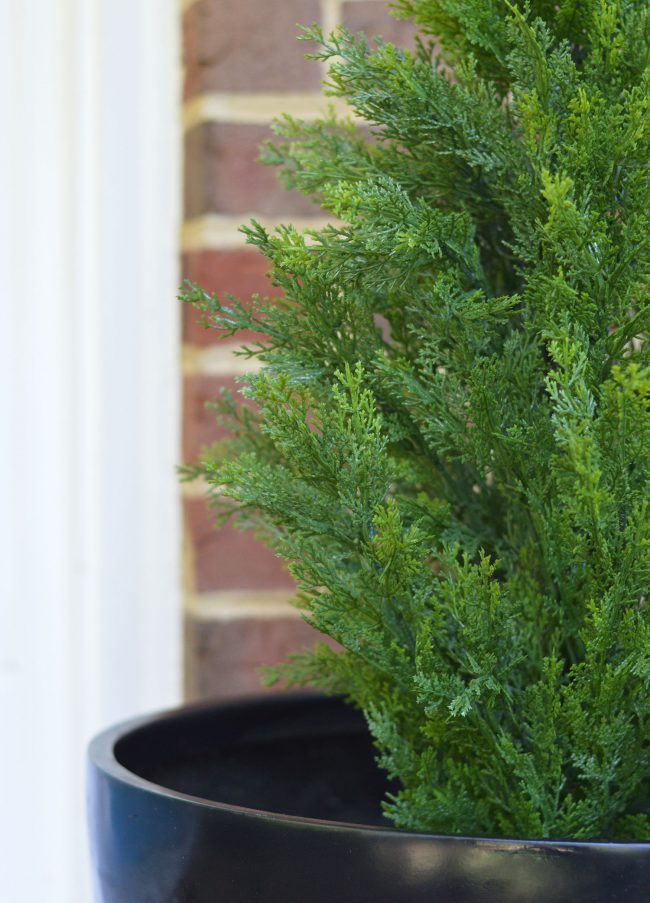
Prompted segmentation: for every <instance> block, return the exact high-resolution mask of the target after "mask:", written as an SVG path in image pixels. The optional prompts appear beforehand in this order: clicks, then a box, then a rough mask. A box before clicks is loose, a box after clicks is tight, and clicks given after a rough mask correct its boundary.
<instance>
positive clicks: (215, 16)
mask: <svg viewBox="0 0 650 903" xmlns="http://www.w3.org/2000/svg"><path fill="white" fill-rule="evenodd" d="M319 14H320V4H319V2H318V0H276V2H273V0H264V2H260V0H236V2H234V3H228V2H226V0H199V2H198V3H194V4H193V5H192V6H191V7H190V9H189V10H188V11H187V12H186V13H185V16H184V28H183V45H184V47H183V58H184V63H185V67H186V69H185V88H184V93H185V96H186V97H192V96H194V95H196V94H200V93H201V92H204V91H282V90H292V91H307V90H313V89H314V88H318V85H319V81H320V77H321V74H320V71H319V67H318V64H317V63H314V62H310V61H307V60H305V58H304V57H305V51H306V49H307V47H306V45H305V44H304V43H303V42H301V41H298V40H297V34H298V29H297V27H296V23H302V24H310V23H312V22H314V21H315V20H317V19H318V18H319Z"/></svg>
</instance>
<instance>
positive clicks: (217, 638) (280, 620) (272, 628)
mask: <svg viewBox="0 0 650 903" xmlns="http://www.w3.org/2000/svg"><path fill="white" fill-rule="evenodd" d="M321 639H323V638H322V637H321V636H320V634H318V633H316V631H315V630H313V628H311V627H309V625H308V624H305V622H304V621H303V620H302V619H301V618H298V617H291V616H290V615H287V616H286V617H273V618H241V619H235V620H232V621H203V620H198V619H195V618H193V617H189V618H188V619H187V621H186V626H185V698H186V700H187V701H191V702H198V701H200V700H207V699H232V698H236V697H241V696H247V695H249V694H252V693H259V692H260V689H261V687H260V680H261V679H260V675H259V673H258V668H260V667H261V666H262V665H274V664H277V663H278V662H282V661H285V660H286V658H287V656H288V655H289V653H291V652H297V651H299V650H301V649H306V648H311V647H312V646H313V645H314V644H315V643H316V642H317V641H319V640H321ZM331 645H333V644H331ZM275 689H279V688H274V689H273V690H268V689H267V690H265V691H264V692H267V693H268V692H273V691H274V690H275Z"/></svg>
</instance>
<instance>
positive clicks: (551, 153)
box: [186, 0, 650, 840]
mask: <svg viewBox="0 0 650 903" xmlns="http://www.w3.org/2000/svg"><path fill="white" fill-rule="evenodd" d="M396 11H397V13H398V14H399V15H401V16H411V17H413V18H414V19H415V20H416V22H418V23H419V24H420V26H421V28H422V31H423V34H424V38H423V40H422V42H421V44H420V46H419V49H418V52H417V53H416V54H415V55H411V54H409V53H407V52H405V51H402V50H398V49H396V48H395V47H393V46H391V45H389V44H384V43H381V42H379V43H378V46H377V48H376V49H374V50H372V49H370V47H369V45H368V43H367V42H366V40H365V38H364V37H363V36H358V37H354V36H352V35H350V34H349V33H347V32H346V31H344V30H342V29H341V30H339V31H337V32H336V33H335V34H334V35H332V36H330V37H324V36H323V35H322V34H321V33H320V32H319V31H318V29H317V28H313V29H309V30H307V31H306V33H305V37H306V38H307V39H309V40H313V41H315V42H316V43H317V44H318V46H319V49H318V50H317V52H316V53H315V57H316V58H317V59H320V60H327V61H329V62H330V76H329V83H328V84H329V88H328V90H329V92H330V94H331V95H334V96H336V97H340V98H344V99H345V100H346V101H347V102H348V104H349V105H350V108H351V110H352V111H353V113H354V114H355V116H356V119H354V120H350V121H341V120H337V119H336V118H335V117H334V115H332V116H331V117H330V118H328V119H326V120H324V121H320V122H316V123H305V122H296V121H293V120H291V119H284V120H282V121H281V122H279V123H278V124H277V126H276V131H277V135H278V139H277V141H276V142H275V144H274V145H273V146H269V147H267V148H266V150H265V156H266V159H267V161H268V162H270V163H273V164H277V165H279V166H280V167H281V170H282V175H283V178H284V179H285V180H286V182H287V184H288V185H291V186H294V187H297V188H298V189H299V190H301V191H303V192H304V193H306V194H307V195H309V196H311V197H312V198H313V199H314V200H315V201H316V202H318V203H319V204H320V205H321V206H322V207H323V208H324V209H325V210H327V211H330V212H331V213H332V214H333V216H334V217H335V218H336V221H338V222H339V223H340V225H333V226H331V227H328V228H326V229H323V230H322V231H320V232H315V233H309V234H307V235H301V234H299V233H298V232H296V231H295V229H293V228H292V227H290V226H288V227H286V228H283V229H281V230H279V231H278V232H277V233H276V234H274V235H268V234H267V233H266V232H265V230H264V229H263V228H261V227H260V226H259V225H257V224H255V223H253V224H252V225H251V226H250V227H249V228H248V229H247V230H246V232H247V235H248V239H249V241H250V242H251V243H252V244H253V245H255V246H256V247H257V248H259V250H260V251H261V252H262V253H263V254H264V255H266V257H267V258H268V260H269V264H270V268H271V272H272V275H273V279H274V282H275V284H276V285H277V287H278V289H281V290H282V292H283V294H284V300H278V299H265V300H263V299H255V300H254V302H253V305H252V307H251V308H249V307H244V306H243V305H241V304H239V303H238V302H235V301H232V300H231V301H228V300H226V301H220V300H219V299H217V298H216V297H209V296H207V295H206V294H205V293H203V292H202V291H201V289H200V288H198V287H196V286H191V287H189V288H188V291H187V293H186V298H187V299H188V300H190V301H193V302H194V303H195V304H197V306H198V307H199V308H200V309H201V310H203V311H204V313H205V315H206V318H207V321H208V324H209V325H213V326H215V327H218V328H219V329H223V328H227V329H228V330H230V331H231V333H236V332H237V331H238V330H240V329H249V328H251V326H252V327H253V328H258V329H261V330H262V331H264V332H265V333H266V334H267V336H268V340H267V341H265V342H264V343H263V344H261V345H259V346H255V347H251V348H249V349H247V350H246V351H245V352H244V353H246V354H248V355H250V356H254V357H257V358H258V360H259V361H260V362H261V365H262V369H261V371H259V372H257V373H256V375H253V376H251V377H249V378H248V379H247V381H246V384H245V387H244V388H243V395H244V397H245V398H246V399H250V401H251V402H252V403H254V405H252V406H249V405H248V404H247V403H246V402H244V405H243V407H242V408H240V409H239V410H238V409H237V405H236V404H235V403H234V401H233V400H232V399H230V400H229V399H227V398H225V399H223V401H222V403H221V406H220V407H221V411H222V414H223V416H224V417H225V419H226V421H227V422H229V423H230V424H231V427H232V430H233V438H232V441H231V442H230V443H228V444H227V445H226V446H225V447H224V446H220V447H218V448H215V449H212V450H208V451H206V454H205V456H204V459H203V461H202V463H201V465H200V466H199V468H198V471H199V472H201V473H203V474H204V475H205V476H206V477H207V479H208V480H209V482H210V483H211V485H212V487H213V498H214V502H215V504H216V505H219V506H221V505H226V506H227V505H230V506H231V508H232V509H234V512H235V516H236V517H238V519H239V521H240V523H242V524H243V525H252V526H254V527H256V528H257V529H258V531H259V532H260V534H261V535H262V536H263V537H264V538H265V540H266V541H267V542H268V543H269V544H270V545H271V546H272V547H273V548H275V549H276V550H277V552H278V554H279V555H281V556H282V557H283V558H284V559H285V560H286V561H287V562H288V564H289V568H290V570H291V572H292V574H293V575H294V577H295V579H296V581H297V583H298V586H299V588H300V590H299V595H298V598H297V604H298V605H299V606H300V607H301V608H302V610H303V612H304V615H305V617H306V619H307V620H308V621H310V622H311V623H312V624H314V625H315V627H317V628H318V629H319V630H321V631H322V632H324V633H325V634H327V635H329V636H331V637H334V638H335V639H336V640H338V641H339V643H340V644H341V645H342V647H343V649H344V651H343V652H340V653H335V652H333V651H331V650H330V649H328V648H327V647H325V646H321V647H318V648H317V649H316V650H315V651H314V652H313V653H309V654H301V655H299V656H296V657H295V658H294V659H293V660H292V661H291V662H290V663H288V664H287V665H286V666H284V667H281V668H280V669H277V670H276V671H275V672H273V673H272V674H271V679H274V678H275V679H282V680H284V681H286V682H288V683H292V682H293V683H298V684H303V683H309V684H313V685H316V686H320V687H323V688H325V689H327V690H328V691H332V692H335V691H339V692H343V693H345V694H346V695H347V696H348V697H349V699H350V700H351V701H352V702H353V703H355V704H356V705H358V706H360V707H361V708H362V709H363V711H364V712H365V713H366V716H367V719H368V723H369V725H370V728H371V730H372V732H373V735H374V737H375V740H376V743H377V748H378V750H379V756H380V762H381V764H382V765H383V766H384V768H385V769H386V770H387V771H388V773H389V774H390V775H392V776H394V777H396V778H397V779H398V780H399V782H400V785H401V787H402V788H403V789H402V790H400V791H399V792H398V793H397V795H396V796H394V797H391V798H389V799H388V800H387V802H386V811H387V813H388V814H389V816H390V817H391V818H392V819H393V820H394V822H395V823H396V824H397V825H398V826H400V827H403V828H406V829H414V830H420V831H439V832H452V833H453V832H462V833H465V834H493V835H514V836H519V837H543V838H562V837H564V838H576V839H588V838H589V839H591V838H608V839H626V840H638V839H648V837H649V836H650V825H649V819H648V815H649V813H650V777H649V776H650V508H649V505H650V350H649V347H648V344H647V332H648V318H649V317H650V305H649V304H648V300H649V299H648V264H649V244H650V236H649V231H648V227H649V222H648V210H649V208H650V189H649V182H648V130H649V116H650V109H649V103H648V88H649V84H650V76H649V69H648V62H649V55H648V51H649V48H650V6H648V3H647V2H646V0H587V2H580V3H577V2H575V0H560V2H557V3H556V2H550V0H548V2H547V0H533V2H530V3H527V4H524V3H521V2H519V3H509V2H507V0H402V2H399V3H397V10H396ZM427 35H435V36H437V38H438V39H439V51H438V50H436V51H435V52H434V50H433V45H431V44H430V43H429V41H428V39H427V37H426V36H427ZM452 71H453V75H452V74H451V72H452ZM359 118H361V119H362V120H365V121H366V123H367V124H368V126H369V129H368V127H366V128H360V127H359V125H358V120H359ZM228 500H230V501H228Z"/></svg>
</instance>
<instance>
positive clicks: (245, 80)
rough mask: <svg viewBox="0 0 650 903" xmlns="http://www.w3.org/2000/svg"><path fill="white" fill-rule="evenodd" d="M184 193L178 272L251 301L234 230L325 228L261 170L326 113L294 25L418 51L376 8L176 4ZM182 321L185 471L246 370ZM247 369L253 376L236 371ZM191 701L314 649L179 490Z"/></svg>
mask: <svg viewBox="0 0 650 903" xmlns="http://www.w3.org/2000/svg"><path fill="white" fill-rule="evenodd" d="M183 5H184V9H183V35H184V50H183V53H184V67H185V68H184V75H185V78H184V125H185V189H184V216H185V222H184V226H183V235H182V250H183V273H184V276H185V277H187V278H190V279H192V280H196V281H197V282H200V283H201V285H203V287H204V288H206V289H208V290H209V291H215V292H219V293H224V292H230V293H231V294H233V295H235V296H237V297H240V298H242V299H246V298H247V297H248V296H250V295H251V294H252V293H254V292H261V293H264V292H265V291H266V290H267V289H268V282H267V280H266V278H265V271H266V262H265V260H264V259H263V258H262V257H261V256H260V255H258V254H257V253H256V252H255V251H253V250H252V249H249V248H246V247H245V245H244V242H243V239H242V236H241V235H240V234H239V233H238V231H237V230H238V227H239V225H241V224H242V223H243V222H246V221H247V220H248V219H250V217H251V216H253V215H254V216H255V217H256V219H258V220H260V221H261V222H263V223H265V224H266V225H270V226H272V225H273V224H274V223H277V222H287V221H291V222H293V223H295V224H296V225H297V226H300V225H315V226H319V225H321V224H322V223H323V222H324V220H323V217H322V213H321V211H319V210H318V208H315V207H313V206H311V205H310V204H308V203H307V202H306V201H305V200H304V199H303V198H302V197H300V196H298V195H296V194H289V193H287V192H285V191H283V190H282V189H281V187H280V186H279V184H278V182H277V179H276V176H275V173H274V171H273V170H272V169H270V168H268V167H263V166H261V165H260V164H258V163H257V162H256V156H257V148H258V146H259V144H260V142H261V141H262V140H263V139H264V138H265V137H266V136H267V135H268V134H269V128H268V124H269V122H270V120H271V119H272V118H273V117H274V116H276V115H279V114H280V113H282V112H289V113H293V114H295V115H298V116H302V117H304V118H308V117H313V116H314V115H315V114H317V113H318V111H319V110H322V109H323V106H324V102H323V100H322V98H321V96H320V93H319V83H320V79H321V78H322V76H323V72H322V70H320V69H319V65H318V64H317V63H314V62H307V61H305V59H304V53H305V45H304V44H302V43H300V42H298V41H297V40H296V23H299V22H300V23H305V24H309V23H311V22H314V21H320V22H321V23H322V24H323V26H324V28H325V29H331V28H333V27H334V25H335V24H336V23H338V22H344V23H345V24H347V25H348V26H349V27H350V28H352V29H354V30H363V31H365V32H366V33H367V34H368V35H369V36H370V35H376V34H381V35H383V37H385V38H386V39H387V40H393V41H395V42H396V43H402V44H407V43H411V42H412V32H411V29H410V27H409V26H408V25H406V24H404V23H397V22H395V21H394V20H393V19H391V18H390V16H389V15H388V13H387V11H386V4H385V3H384V2H383V0H237V2H235V3H229V2H228V0H193V2H192V0H190V2H187V0H186V2H185V3H184V4H183ZM215 338H216V337H215V334H214V332H212V331H206V330H203V329H202V328H200V327H199V326H198V325H197V323H196V315H195V314H194V312H193V311H192V310H191V309H189V308H186V309H184V310H183V358H182V360H183V458H184V460H185V461H186V462H190V461H193V460H195V459H196V456H197V454H198V452H199V449H200V448H201V446H202V445H204V444H207V443H209V442H211V441H212V440H213V439H214V438H216V437H217V435H218V431H217V429H216V427H215V424H214V416H213V415H212V414H211V412H209V411H206V409H205V403H206V401H208V400H209V399H210V398H212V397H214V396H215V395H216V394H217V392H218V390H219V389H220V387H222V386H232V385H233V379H234V377H235V375H236V374H237V373H240V372H242V362H241V361H240V360H238V359H237V358H235V357H234V356H233V354H232V349H233V344H232V343H226V342H223V341H222V342H219V341H215ZM243 366H244V369H245V368H246V366H250V364H247V363H246V362H244V365H243ZM183 491H184V497H183V505H184V515H185V517H184V521H185V584H186V586H185V599H186V650H185V656H186V658H185V660H186V668H185V674H186V688H185V689H186V697H187V699H188V700H197V699H204V698H226V697H232V696H237V695H242V694H246V693H250V692H254V691H256V690H257V689H258V687H259V678H258V676H257V673H256V668H257V666H258V665H260V664H262V663H272V662H274V661H278V660H280V659H283V658H284V657H285V656H286V654H287V653H288V652H289V651H290V650H292V649H296V648H299V647H301V646H305V645H311V644H312V643H313V641H314V639H315V636H314V634H313V632H312V631H311V630H310V629H309V628H308V627H307V625H305V624H304V623H303V622H302V620H301V619H300V617H299V616H298V615H297V614H296V612H295V611H294V609H292V608H291V607H290V606H289V605H288V602H287V600H288V598H289V596H290V595H291V581H290V580H289V578H288V576H287V574H286V573H285V572H284V571H283V569H282V567H281V566H280V564H279V562H278V561H277V560H276V559H275V558H274V557H273V556H272V555H271V553H269V552H268V551H267V550H266V549H264V548H263V547H261V546H260V545H259V544H257V543H255V541H254V540H253V539H252V537H251V536H250V535H248V534H246V533H239V532H237V531H235V530H232V529H228V528H226V529H223V530H221V531H219V532H215V530H214V529H213V527H212V524H211V521H210V516H209V513H208V511H207V508H206V504H205V502H204V500H203V497H202V487H201V486H199V485H196V484H186V485H185V486H184V490H183Z"/></svg>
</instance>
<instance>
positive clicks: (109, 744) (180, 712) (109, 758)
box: [88, 692, 650, 853]
mask: <svg viewBox="0 0 650 903" xmlns="http://www.w3.org/2000/svg"><path fill="white" fill-rule="evenodd" d="M306 696H311V697H312V698H314V699H318V698H323V695H322V694H320V693H309V694H308V693H304V692H303V693H300V694H297V693H286V694H283V696H282V697H281V698H282V699H286V700H291V699H299V698H300V699H304V698H305V697H306ZM277 702H278V697H277V696H269V697H264V696H259V695H252V696H247V697H244V698H242V699H236V700H227V701H224V702H201V703H194V704H190V705H181V706H177V707H173V708H169V709H164V710H161V711H158V712H153V713H151V714H148V715H140V716H136V717H134V718H129V719H126V720H124V721H120V722H118V723H117V724H114V725H112V726H111V727H109V728H106V729H105V730H103V731H101V732H100V733H99V734H97V735H96V736H95V737H94V738H93V739H92V740H91V741H90V743H89V745H88V760H89V762H90V763H92V764H93V765H94V766H95V767H96V768H97V769H99V770H100V771H102V772H104V773H105V774H107V775H109V776H110V777H112V778H114V779H115V780H117V781H119V782H122V783H125V784H128V785H129V786H131V787H134V788H138V789H141V790H143V791H146V792H148V793H151V794H154V795H157V796H160V797H164V798H167V799H176V800H179V801H183V802H186V803H190V804H192V805H194V806H196V805H198V806H201V807H204V808H206V809H215V810H219V811H222V812H232V813H233V814H234V813H237V814H239V815H241V816H247V817H249V818H255V819H261V820H264V821H273V822H283V823H289V824H295V825H304V826H305V827H311V828H314V829H321V830H322V829H327V830H330V831H347V832H351V833H353V834H355V835H358V836H363V835H377V834H381V835H382V836H384V837H391V836H394V837H402V838H403V837H404V836H408V837H412V838H414V839H415V838H420V839H426V838H429V839H431V840H438V841H445V842H458V843H468V842H469V843H473V844H479V845H481V846H485V847H500V848H504V849H505V848H510V849H513V848H525V847H535V848H545V847H547V848H552V849H554V850H556V851H557V850H564V851H566V852H571V851H576V852H577V851H579V850H587V849H613V850H620V851H621V852H623V851H626V850H635V851H637V852H638V851H647V852H648V853H650V841H647V842H646V841H639V842H636V843H631V842H612V841H599V840H594V841H581V840H562V839H559V840H537V839H535V838H516V837H484V836H480V835H477V836H472V835H458V834H428V833H424V832H420V831H408V832H407V831H398V830H396V829H395V828H390V827H382V826H379V825H377V826H376V825H364V824H358V823H356V822H348V821H334V820H328V819H321V818H310V817H307V816H301V815H287V814H285V813H282V812H274V811H267V810H264V809H254V808H251V807H249V806H240V805H236V804H234V803H223V802H219V801H218V800H212V799H208V798H205V797H200V796H193V795H192V794H189V793H183V792H181V791H179V790H173V789H172V788H170V787H165V786H164V785H162V784H157V783H155V782H153V781H150V780H148V779H147V778H143V777H141V776H140V775H138V774H136V773H135V772H133V771H131V770H130V769H128V768H127V767H126V766H124V765H122V764H121V763H120V762H119V761H118V759H117V757H116V755H115V747H116V744H117V743H118V742H119V741H120V740H121V739H122V738H124V737H126V736H128V735H129V734H131V733H133V732H135V731H138V730H140V729H142V728H146V727H148V726H149V725H153V724H156V723H159V722H161V721H173V720H175V719H176V718H180V717H184V716H188V715H189V716H193V715H200V714H202V713H206V714H207V713H209V712H213V711H215V710H222V711H223V710H226V709H233V708H236V709H241V708H246V707H248V706H252V705H254V706H256V707H259V706H260V705H267V704H268V705H273V704H274V703H275V704H277Z"/></svg>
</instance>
